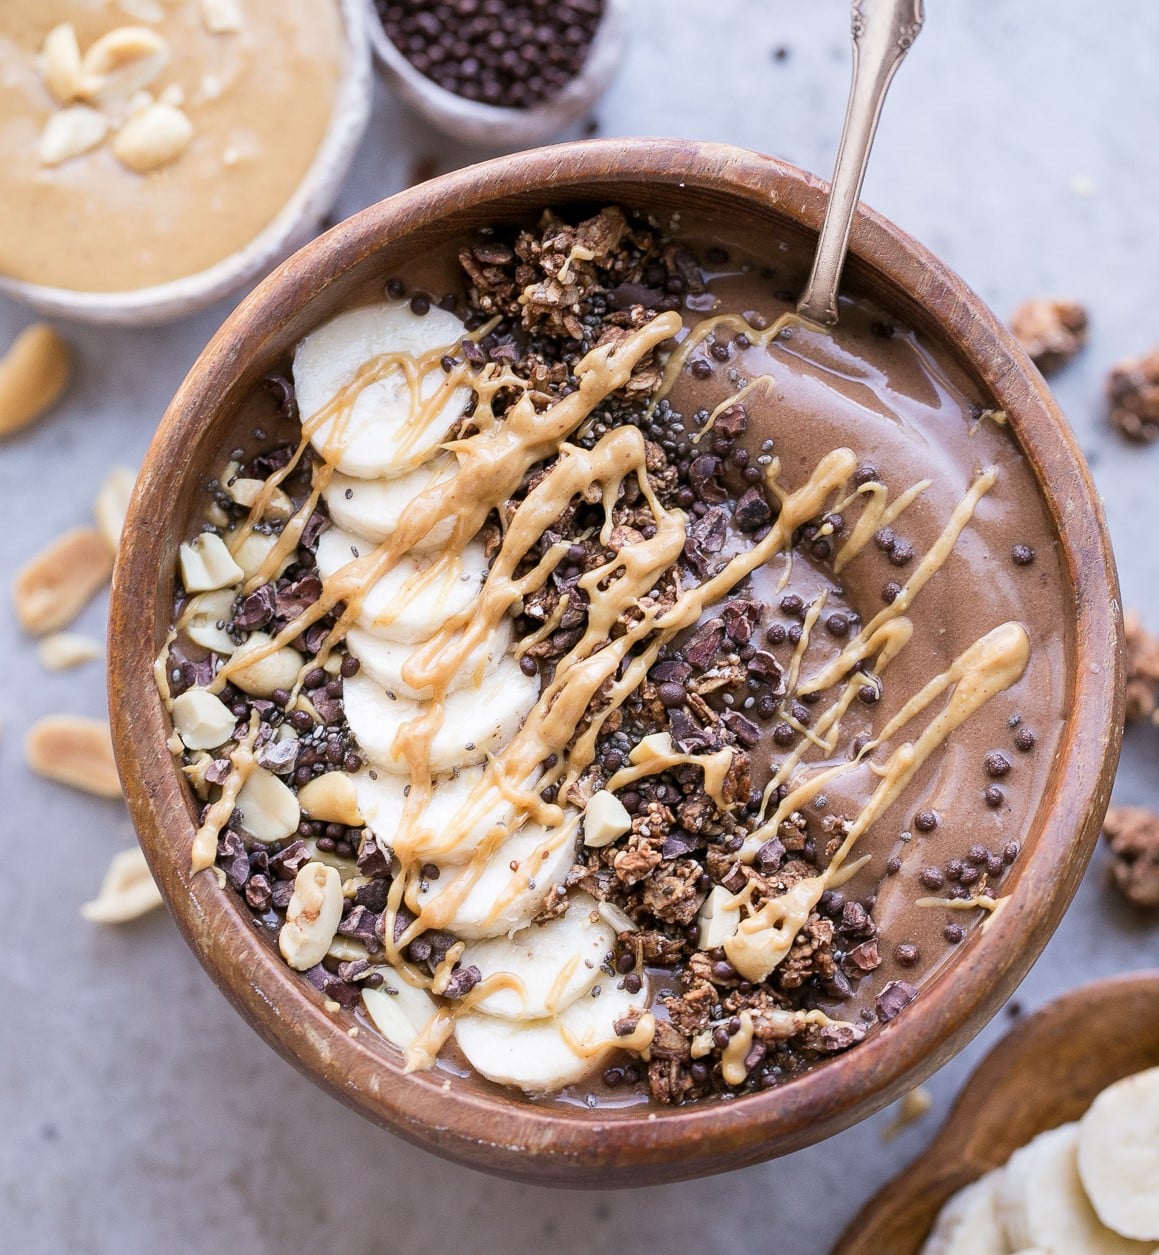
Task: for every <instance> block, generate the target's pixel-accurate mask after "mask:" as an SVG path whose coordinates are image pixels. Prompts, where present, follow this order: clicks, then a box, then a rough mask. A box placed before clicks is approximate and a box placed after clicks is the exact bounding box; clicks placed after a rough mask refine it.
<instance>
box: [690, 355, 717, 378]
mask: <svg viewBox="0 0 1159 1255" xmlns="http://www.w3.org/2000/svg"><path fill="white" fill-rule="evenodd" d="M688 369H689V370H690V371H691V372H692V377H693V379H707V378H708V377H709V375H711V374H712V366H711V364H710V363H708V362H706V361H705V360H704V359H703V358H702V357H697V358H694V359H693V361H692V363H691V365H690V366H689V367H688Z"/></svg>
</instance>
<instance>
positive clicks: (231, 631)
mask: <svg viewBox="0 0 1159 1255" xmlns="http://www.w3.org/2000/svg"><path fill="white" fill-rule="evenodd" d="M823 209H824V186H823V185H822V184H821V183H820V182H819V181H817V180H814V179H813V178H811V177H810V176H807V175H805V174H803V173H802V172H800V171H798V170H796V169H794V168H792V167H790V166H786V165H784V164H782V163H779V162H776V161H773V160H770V159H768V158H763V157H758V156H755V155H752V154H748V153H744V152H741V151H738V150H734V149H729V148H724V147H720V146H714V145H700V144H692V143H687V142H681V141H638V142H630V143H623V142H619V141H617V143H616V144H614V145H611V144H605V143H601V142H593V143H588V144H578V145H569V146H565V147H562V148H557V149H548V150H543V151H540V152H535V153H528V154H524V155H521V156H519V157H516V158H513V159H510V160H506V161H504V162H502V163H490V164H487V165H483V166H479V167H475V168H472V169H469V170H465V171H462V172H460V173H458V174H455V175H451V176H447V177H446V178H444V179H440V180H436V181H435V182H434V183H432V184H429V185H427V186H426V187H424V188H422V189H416V190H414V191H412V192H408V193H404V194H403V195H401V196H398V197H395V198H394V199H392V200H390V201H387V202H384V203H382V204H380V205H378V206H375V207H373V208H371V209H369V210H367V211H365V212H364V213H362V214H360V215H358V216H357V217H355V218H353V219H351V220H349V221H348V222H346V223H344V224H342V225H341V226H339V227H337V228H335V229H334V230H333V231H331V232H330V233H329V234H327V235H326V236H325V237H323V238H322V239H320V240H318V241H316V242H315V243H313V244H312V245H310V246H309V247H308V248H306V249H305V250H303V251H302V252H301V253H299V254H297V255H296V256H295V257H294V258H292V259H291V260H290V261H289V262H288V263H286V265H285V266H283V267H282V268H281V269H280V270H279V271H277V272H276V273H275V274H274V275H273V276H271V278H270V279H269V280H267V281H266V282H265V283H264V284H263V285H262V286H261V287H260V288H259V289H258V290H257V291H256V292H255V293H254V294H253V296H252V297H250V298H249V299H248V300H247V301H246V302H245V303H244V304H243V305H242V306H241V307H240V308H239V310H238V311H237V312H236V313H235V314H234V315H233V317H232V318H231V319H230V321H229V322H228V323H227V324H226V325H225V327H224V328H223V329H222V331H221V332H220V333H219V334H218V336H217V337H216V338H215V339H214V340H213V342H212V343H211V344H210V346H209V347H208V348H207V350H206V352H205V353H204V354H203V355H202V357H201V359H200V360H199V362H198V363H197V364H196V365H195V367H194V369H193V371H192V372H191V374H190V376H189V377H188V379H187V380H186V382H185V384H184V385H183V386H182V388H181V390H180V391H179V393H178V395H177V397H176V398H175V399H174V402H173V404H172V406H171V408H170V410H169V413H168V414H167V416H166V418H165V420H164V422H163V424H162V426H161V429H160V431H159V433H158V435H157V438H156V440H155V442H154V444H153V447H152V448H151V450H150V452H149V455H148V457H147V459H146V463H145V466H144V468H143V471H142V475H141V478H140V480H139V484H138V489H137V492H136V496H135V499H134V503H133V506H132V509H131V512H130V516H129V521H128V525H127V529H126V541H125V544H124V548H123V552H122V557H121V559H120V563H119V567H118V571H117V574H116V578H115V585H114V596H113V610H112V624H111V641H112V648H111V661H112V665H111V676H110V685H111V703H110V704H111V709H113V711H114V712H115V713H114V732H115V739H116V742H117V746H118V759H119V763H120V767H121V771H122V775H123V780H124V784H125V790H126V795H127V797H128V800H129V805H130V808H131V811H132V814H133V818H134V822H135V824H136V826H137V831H138V834H139V836H140V838H141V841H142V844H143V846H144V848H145V851H146V854H147V855H148V857H149V860H150V864H151V866H152V868H153V871H154V874H155V875H156V877H157V879H158V882H159V884H160V885H161V887H162V890H163V892H164V893H165V895H166V897H167V899H168V901H169V903H170V905H171V907H172V908H173V910H174V913H175V914H176V916H177V918H178V921H179V923H180V924H181V926H182V928H183V930H184V931H185V934H186V936H187V938H188V940H189V941H190V944H191V945H192V946H193V948H194V950H195V952H196V953H197V955H198V957H199V958H200V959H201V961H202V963H203V964H204V965H205V966H206V968H207V970H208V971H209V972H210V974H211V975H212V976H213V977H214V979H215V980H217V982H218V983H219V984H220V985H221V987H222V988H223V990H224V991H225V992H226V993H227V995H228V996H229V997H230V999H231V1000H232V1001H233V1002H234V1004H235V1006H237V1007H238V1009H239V1010H241V1011H242V1013H243V1014H244V1015H245V1016H246V1017H247V1018H248V1019H249V1020H250V1021H251V1023H253V1024H254V1025H255V1027H256V1028H258V1030H259V1031H260V1032H261V1033H262V1034H263V1035H264V1036H265V1037H266V1038H267V1040H269V1041H270V1042H271V1043H272V1044H273V1045H274V1046H275V1047H276V1048H277V1049H279V1050H280V1051H281V1052H282V1053H283V1054H284V1055H285V1056H286V1057H287V1058H289V1059H291V1060H292V1061H293V1062H294V1063H295V1064H296V1065H297V1066H299V1067H300V1068H301V1069H302V1070H303V1071H305V1072H306V1073H307V1074H308V1075H310V1076H311V1077H312V1078H313V1079H315V1080H317V1081H319V1082H320V1083H322V1084H324V1085H325V1086H326V1087H327V1088H329V1089H330V1090H331V1091H332V1092H334V1093H335V1094H337V1095H338V1096H339V1097H341V1098H342V1099H343V1100H344V1101H346V1102H348V1103H350V1104H351V1105H353V1106H354V1107H356V1108H357V1109H359V1110H360V1111H362V1112H363V1113H364V1114H366V1115H368V1116H369V1117H370V1118H372V1119H375V1120H377V1121H379V1122H380V1123H382V1124H384V1125H386V1126H388V1127H390V1128H391V1129H393V1130H395V1131H396V1132H399V1133H401V1134H402V1135H403V1136H405V1137H408V1138H410V1139H412V1140H414V1141H416V1142H418V1143H420V1144H422V1145H424V1146H426V1147H428V1148H429V1149H432V1150H436V1151H438V1152H440V1153H443V1154H446V1155H448V1156H450V1157H452V1158H455V1159H457V1160H459V1161H460V1162H464V1163H467V1164H470V1165H472V1166H475V1167H479V1168H484V1169H487V1170H490V1171H495V1172H500V1173H504V1174H507V1175H513V1176H520V1177H526V1178H529V1179H535V1180H539V1181H546V1182H557V1183H568V1184H580V1185H582V1184H596V1183H602V1184H608V1183H613V1182H616V1183H620V1184H625V1185H627V1184H645V1183H648V1182H653V1181H661V1180H672V1179H677V1178H680V1177H688V1176H693V1175H699V1174H703V1173H706V1172H713V1171H721V1170H725V1169H728V1168H734V1167H739V1166H741V1165H743V1164H746V1163H752V1162H755V1161H757V1160H760V1159H764V1158H768V1157H770V1156H772V1155H776V1154H782V1153H785V1152H787V1151H790V1150H793V1149H796V1148H798V1147H800V1146H803V1145H806V1144H809V1143H811V1142H814V1141H818V1140H820V1139H821V1138H824V1137H826V1136H828V1135H830V1134H832V1133H834V1132H836V1131H837V1130H839V1129H840V1128H842V1127H844V1126H846V1125H848V1124H849V1123H851V1122H853V1121H854V1120H857V1119H859V1118H861V1117H863V1116H865V1115H867V1114H868V1113H870V1112H871V1111H873V1110H875V1109H877V1108H878V1107H880V1106H881V1105H883V1104H884V1103H886V1102H888V1101H890V1099H892V1098H894V1097H896V1096H897V1095H898V1094H899V1093H900V1092H902V1091H903V1090H904V1089H906V1088H908V1087H910V1086H912V1085H914V1084H915V1083H916V1082H917V1081H919V1080H920V1079H921V1078H922V1077H924V1076H926V1075H928V1074H929V1073H930V1072H931V1071H933V1070H934V1069H935V1068H936V1067H937V1066H938V1065H939V1064H941V1063H942V1062H944V1061H945V1060H946V1059H947V1058H949V1057H950V1055H951V1054H952V1053H953V1052H954V1051H955V1050H957V1049H959V1048H960V1047H961V1046H962V1045H963V1044H964V1043H965V1042H966V1041H967V1040H968V1039H969V1037H970V1036H971V1035H972V1034H973V1033H975V1032H977V1031H978V1029H979V1028H980V1027H981V1026H982V1024H984V1023H985V1021H986V1020H987V1019H988V1018H989V1016H990V1015H992V1014H993V1013H994V1011H995V1010H996V1009H997V1007H998V1006H1000V1005H1001V1003H1002V1001H1003V999H1004V998H1005V997H1006V996H1007V995H1008V994H1009V992H1010V991H1011V990H1012V989H1013V988H1014V987H1015V985H1016V984H1017V983H1018V981H1019V980H1020V979H1021V977H1022V975H1023V974H1024V973H1025V971H1026V970H1027V968H1028V967H1029V966H1030V964H1031V963H1032V962H1033V960H1034V958H1035V957H1036V956H1037V954H1038V952H1039V950H1040V949H1041V947H1042V946H1043V945H1044V944H1045V942H1046V939H1047V938H1048V937H1049V935H1050V933H1051V931H1052V930H1053V928H1054V926H1055V925H1056V924H1057V922H1058V919H1059V918H1060V917H1061V915H1062V912H1063V911H1064V910H1065V908H1066V905H1067V903H1068V901H1069V899H1070V897H1071V894H1072V893H1073V891H1074V888H1075V887H1076V885H1077V883H1078V879H1079V877H1080V876H1081V873H1082V870H1083V868H1084V866H1085V863H1086V860H1087V858H1088V856H1089V854H1090V851H1091V848H1092V846H1093V843H1094V841H1095V839H1096V836H1097V832H1098V825H1099V821H1100V819H1101V816H1102V812H1103V809H1104V808H1105V804H1106V797H1107V793H1108V789H1109V784H1110V779H1111V776H1112V773H1113V769H1114V763H1115V760H1116V757H1117V752H1118V737H1119V731H1120V728H1121V710H1120V706H1121V701H1122V696H1121V694H1122V678H1121V675H1120V662H1119V658H1120V653H1121V651H1120V650H1119V649H1118V642H1119V633H1120V621H1119V608H1118V593H1117V586H1116V582H1115V575H1114V569H1113V565H1112V562H1111V559H1110V554H1109V549H1108V545H1107V540H1106V535H1105V531H1104V528H1103V524H1102V520H1101V515H1100V512H1099V508H1098V504H1097V501H1096V499H1095V496H1094V492H1093V489H1092V487H1091V484H1090V481H1089V478H1088V476H1087V473H1086V470H1085V468H1084V466H1083V464H1082V462H1081V459H1080V457H1079V455H1078V453H1077V450H1076V449H1075V446H1074V444H1073V441H1072V439H1071V437H1070V435H1069V432H1068V430H1067V428H1066V425H1065V422H1064V420H1063V419H1062V418H1061V416H1060V415H1059V414H1058V412H1057V411H1056V409H1055V408H1054V406H1053V403H1052V402H1051V399H1050V397H1049V393H1048V392H1047V391H1046V389H1045V386H1044V385H1043V384H1042V383H1041V381H1040V380H1039V378H1038V376H1037V375H1036V374H1035V373H1034V372H1033V371H1032V370H1031V369H1030V368H1029V365H1028V363H1027V362H1026V360H1025V359H1024V358H1023V357H1022V356H1021V354H1020V353H1019V352H1018V350H1017V349H1016V348H1015V347H1014V346H1013V344H1012V342H1011V340H1010V338H1009V337H1008V336H1007V335H1006V333H1005V332H1004V331H1003V330H1002V328H1001V327H1000V326H999V325H998V324H997V323H996V321H995V320H994V319H993V318H992V317H991V316H990V315H989V314H988V312H987V311H986V310H985V308H984V307H982V306H981V304H980V303H979V302H978V300H977V298H976V297H974V296H973V295H972V294H971V293H970V292H969V291H968V290H967V289H966V288H965V287H964V286H963V285H962V284H961V283H960V281H958V280H957V279H955V278H954V277H953V276H952V275H950V274H949V273H948V272H946V271H945V269H944V268H943V267H942V266H941V265H940V264H939V263H938V262H937V261H936V260H935V259H934V258H932V257H930V256H929V255H928V254H927V253H925V252H924V251H923V250H922V249H920V247H919V246H917V245H916V244H914V243H913V242H912V241H911V240H909V239H908V238H907V237H905V236H904V235H902V234H901V233H900V232H899V231H897V230H896V229H895V228H893V227H892V226H890V225H889V224H888V223H886V222H884V221H882V220H881V219H878V218H876V217H874V216H873V215H871V214H868V213H865V214H863V215H862V216H861V217H860V218H859V220H858V222H857V225H856V227H855V230H854V234H853V245H852V254H851V258H850V264H849V268H848V274H847V282H846V287H845V290H846V293H847V295H846V297H845V298H844V299H843V304H842V310H841V322H840V325H839V326H838V327H837V328H836V329H835V330H832V331H828V330H822V329H821V328H818V327H816V326H813V325H810V324H808V323H806V322H804V321H803V320H801V319H800V318H798V317H797V316H796V314H795V313H794V312H793V302H794V300H795V295H796V293H797V292H798V291H799V289H800V286H801V283H802V280H803V276H804V274H805V273H806V272H807V269H808V263H809V257H810V249H811V244H812V241H813V239H814V237H815V232H816V229H817V226H818V224H819V221H820V217H821V214H822V212H823ZM145 590H147V591H145Z"/></svg>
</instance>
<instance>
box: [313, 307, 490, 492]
mask: <svg viewBox="0 0 1159 1255" xmlns="http://www.w3.org/2000/svg"><path fill="white" fill-rule="evenodd" d="M464 330H465V329H464V326H463V323H462V321H461V320H460V319H459V318H457V317H456V316H455V315H454V314H452V313H449V312H448V311H447V310H443V309H438V308H437V307H435V308H432V309H431V311H430V312H429V313H428V314H426V315H425V316H424V317H421V318H420V317H418V316H417V315H415V314H412V313H411V312H410V309H409V307H408V306H406V305H402V304H398V305H395V304H389V305H388V304H380V305H368V306H364V307H363V308H362V309H354V310H351V311H350V312H349V313H345V314H339V315H338V317H337V318H332V319H331V320H330V321H329V322H328V323H325V324H323V325H322V326H321V327H319V328H318V330H317V331H314V332H311V334H310V335H308V336H307V337H306V338H305V339H304V340H302V341H301V343H300V344H299V345H298V348H297V351H296V352H295V354H294V387H295V389H296V391H297V396H298V408H299V409H300V411H301V414H302V422H303V425H304V426H305V427H307V428H309V427H310V424H311V422H312V421H313V420H314V419H315V418H316V416H317V415H319V414H320V413H321V411H322V410H323V409H324V408H325V407H326V406H327V405H329V404H331V402H333V401H334V400H335V398H336V397H337V395H338V394H339V392H341V390H342V389H343V388H346V387H348V386H349V385H350V384H352V383H354V381H355V379H356V378H357V377H358V375H359V372H360V371H361V370H362V369H363V368H364V367H368V366H371V365H372V363H373V362H374V361H375V359H377V358H379V357H382V356H383V355H384V354H407V355H409V356H410V357H411V358H412V359H418V358H420V357H426V358H427V359H428V360H429V362H430V365H429V368H428V369H427V370H426V371H425V372H424V373H423V374H422V376H421V378H415V379H414V380H413V387H412V382H411V381H408V379H407V373H406V371H405V370H404V369H403V367H402V365H401V364H399V365H396V366H394V367H393V368H391V369H390V370H389V371H388V372H387V373H386V374H385V375H384V376H383V377H382V378H381V379H377V380H375V382H373V383H370V384H367V385H366V387H364V388H363V389H362V390H361V391H360V392H359V393H358V394H357V397H356V398H355V400H354V402H353V405H352V406H350V407H349V410H348V411H347V412H343V413H339V414H337V415H330V416H329V417H327V418H326V419H325V421H323V422H321V423H320V424H319V425H318V427H317V429H316V430H315V431H314V432H313V434H312V435H311V437H310V439H311V443H312V444H313V445H314V447H315V448H316V449H317V450H318V452H319V453H320V454H321V455H322V456H323V457H324V458H325V459H326V460H327V461H328V462H331V463H333V464H334V465H336V466H337V469H338V470H339V471H341V472H342V473H343V474H345V475H353V476H355V477H356V478H359V479H375V478H377V477H378V476H380V475H382V476H387V477H389V476H393V475H402V474H404V473H405V472H407V471H411V470H414V468H415V467H416V466H419V465H420V464H421V463H423V462H425V461H426V460H427V458H429V457H430V456H431V454H433V453H434V452H435V450H436V449H437V448H438V446H439V445H440V444H441V443H442V442H443V441H444V440H445V439H446V438H447V434H448V432H449V431H450V429H451V427H452V425H453V424H454V423H455V421H456V420H457V419H458V418H459V417H460V415H461V414H462V413H463V409H464V407H465V406H466V404H467V399H468V397H469V396H470V389H468V388H464V387H462V386H461V385H459V386H456V385H454V384H453V383H451V381H450V378H449V376H448V375H447V373H446V372H445V371H444V370H443V368H442V367H441V366H440V365H439V357H440V356H441V353H440V350H441V352H442V353H453V352H454V351H455V349H456V348H457V347H458V344H459V342H460V340H461V339H462V337H463V333H464ZM411 366H412V374H413V366H414V362H413V361H412V363H411Z"/></svg>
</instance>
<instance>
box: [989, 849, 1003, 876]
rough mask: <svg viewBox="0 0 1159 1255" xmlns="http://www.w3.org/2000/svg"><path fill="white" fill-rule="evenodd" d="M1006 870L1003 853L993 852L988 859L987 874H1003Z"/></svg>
mask: <svg viewBox="0 0 1159 1255" xmlns="http://www.w3.org/2000/svg"><path fill="white" fill-rule="evenodd" d="M1005 870H1006V864H1005V863H1004V862H1003V861H1002V855H1001V854H991V855H990V857H989V858H987V860H986V874H987V875H988V876H995V877H997V876H1001V875H1002V873H1003V872H1004V871H1005Z"/></svg>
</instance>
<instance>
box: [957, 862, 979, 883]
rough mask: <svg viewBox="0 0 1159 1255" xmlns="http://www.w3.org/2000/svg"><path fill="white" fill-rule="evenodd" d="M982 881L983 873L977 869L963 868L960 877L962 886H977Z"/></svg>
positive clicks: (971, 867) (959, 881) (972, 867)
mask: <svg viewBox="0 0 1159 1255" xmlns="http://www.w3.org/2000/svg"><path fill="white" fill-rule="evenodd" d="M981 879H982V873H981V872H980V871H979V870H978V868H977V867H974V866H970V867H963V868H962V871H961V873H960V874H959V876H958V884H960V885H976V884H977V883H978V881H979V880H981Z"/></svg>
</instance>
